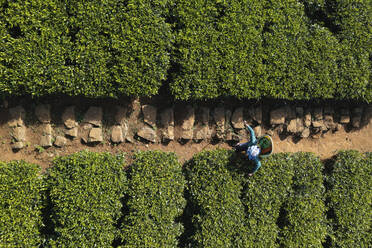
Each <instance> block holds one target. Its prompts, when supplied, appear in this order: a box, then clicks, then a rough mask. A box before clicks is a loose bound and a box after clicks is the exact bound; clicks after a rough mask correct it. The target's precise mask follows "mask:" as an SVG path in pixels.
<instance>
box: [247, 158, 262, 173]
mask: <svg viewBox="0 0 372 248" xmlns="http://www.w3.org/2000/svg"><path fill="white" fill-rule="evenodd" d="M254 162H255V164H256V167H255V168H254V170H253V172H252V173H249V174H248V175H249V176H253V174H254V173H255V172H256V171H257V170H258V169H259V168H260V167H261V161H260V160H259V159H258V158H256V159H255V160H254Z"/></svg>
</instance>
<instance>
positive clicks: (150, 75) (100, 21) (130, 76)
mask: <svg viewBox="0 0 372 248" xmlns="http://www.w3.org/2000/svg"><path fill="white" fill-rule="evenodd" d="M166 3H167V1H164V0H163V1H160V0H158V1H147V0H140V1H138V0H137V1H134V0H130V1H116V0H115V1H114V0H105V1H88V2H87V1H75V0H74V1H68V3H67V5H66V6H67V13H68V14H69V16H70V18H69V21H70V24H69V25H70V26H69V29H70V33H69V35H71V36H73V37H74V38H72V39H73V40H72V43H73V49H72V51H71V53H70V60H71V61H72V67H73V70H74V76H73V78H72V79H71V80H72V82H73V86H74V87H72V88H71V91H70V89H69V88H68V87H65V91H66V93H68V94H70V95H85V96H90V97H99V96H110V97H113V96H119V95H128V96H138V95H146V96H151V95H154V94H156V93H157V92H158V89H159V87H160V85H161V80H164V79H165V78H166V71H167V69H168V66H169V52H168V50H169V49H170V47H171V41H172V34H171V29H170V26H169V24H167V23H165V19H164V17H163V16H162V15H163V11H162V9H163V8H164V7H165V5H166Z"/></svg>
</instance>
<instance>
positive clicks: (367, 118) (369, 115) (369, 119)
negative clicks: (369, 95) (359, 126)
mask: <svg viewBox="0 0 372 248" xmlns="http://www.w3.org/2000/svg"><path fill="white" fill-rule="evenodd" d="M370 123H372V105H368V107H367V108H366V109H365V110H364V117H363V124H365V125H368V124H370Z"/></svg>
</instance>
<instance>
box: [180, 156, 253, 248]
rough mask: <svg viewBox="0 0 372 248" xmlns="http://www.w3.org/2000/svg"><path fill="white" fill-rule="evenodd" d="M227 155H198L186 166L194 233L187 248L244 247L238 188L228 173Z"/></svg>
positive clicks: (245, 244)
mask: <svg viewBox="0 0 372 248" xmlns="http://www.w3.org/2000/svg"><path fill="white" fill-rule="evenodd" d="M230 158H231V152H229V151H226V150H214V151H205V152H201V153H199V154H197V155H195V156H194V157H193V159H192V160H191V161H190V162H188V164H187V165H186V175H187V180H188V191H189V195H190V199H188V200H189V201H191V205H192V206H193V216H192V223H193V226H194V229H195V233H194V234H193V235H192V237H191V244H190V245H191V247H213V248H215V247H247V239H246V235H247V232H248V229H247V227H246V226H245V224H244V216H245V215H244V207H243V204H242V202H241V200H240V198H239V196H240V193H241V190H242V185H241V184H240V182H239V181H238V180H234V179H233V176H232V174H231V172H230V171H229V170H228V167H229V164H230Z"/></svg>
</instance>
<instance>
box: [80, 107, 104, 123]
mask: <svg viewBox="0 0 372 248" xmlns="http://www.w3.org/2000/svg"><path fill="white" fill-rule="evenodd" d="M83 122H85V123H90V124H92V125H94V126H95V127H100V126H102V108H101V107H90V108H89V109H88V111H87V112H86V113H85V115H84V119H83Z"/></svg>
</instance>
